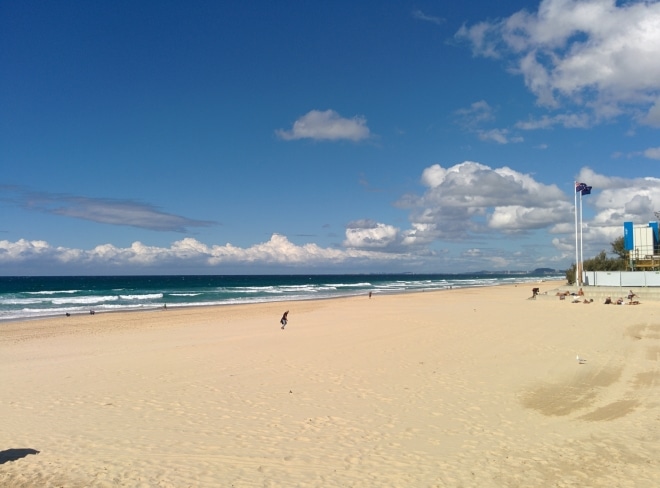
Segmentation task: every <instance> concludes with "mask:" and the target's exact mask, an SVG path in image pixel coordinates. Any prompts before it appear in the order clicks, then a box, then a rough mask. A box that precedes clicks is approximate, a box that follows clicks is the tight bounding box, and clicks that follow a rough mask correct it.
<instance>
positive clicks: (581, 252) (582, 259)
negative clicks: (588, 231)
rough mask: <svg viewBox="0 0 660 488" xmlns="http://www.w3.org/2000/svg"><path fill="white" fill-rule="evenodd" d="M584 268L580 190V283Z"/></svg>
mask: <svg viewBox="0 0 660 488" xmlns="http://www.w3.org/2000/svg"><path fill="white" fill-rule="evenodd" d="M583 269H584V246H583V245H582V192H580V284H582V277H583V276H582V274H583Z"/></svg>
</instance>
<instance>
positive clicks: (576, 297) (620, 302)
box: [557, 288, 640, 305]
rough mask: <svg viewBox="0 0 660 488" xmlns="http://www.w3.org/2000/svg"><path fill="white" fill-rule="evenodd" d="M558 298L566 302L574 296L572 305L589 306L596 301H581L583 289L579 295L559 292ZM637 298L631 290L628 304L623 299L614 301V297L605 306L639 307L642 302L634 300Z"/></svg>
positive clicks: (585, 299) (607, 299)
mask: <svg viewBox="0 0 660 488" xmlns="http://www.w3.org/2000/svg"><path fill="white" fill-rule="evenodd" d="M557 296H558V297H559V299H560V300H565V299H566V297H568V296H572V297H573V300H572V303H585V304H589V303H593V301H594V299H593V298H584V299H583V300H584V301H583V300H581V299H580V298H581V297H583V296H584V291H583V290H582V288H580V289H579V290H578V292H577V293H571V292H570V291H558V292H557ZM636 296H637V295H636V294H635V292H633V291H632V290H630V293H629V294H628V301H627V302H626V301H625V300H624V299H623V298H619V299H617V300H615V301H613V300H612V297H607V298H606V299H605V302H604V304H605V305H639V304H640V302H639V301H638V300H633V298H635V297H636Z"/></svg>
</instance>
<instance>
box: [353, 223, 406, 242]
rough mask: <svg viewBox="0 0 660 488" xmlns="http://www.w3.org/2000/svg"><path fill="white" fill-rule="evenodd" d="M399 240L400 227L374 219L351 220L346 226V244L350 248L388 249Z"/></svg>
mask: <svg viewBox="0 0 660 488" xmlns="http://www.w3.org/2000/svg"><path fill="white" fill-rule="evenodd" d="M398 241H399V229H397V228H396V227H394V226H391V225H386V224H381V223H378V222H374V221H372V220H359V221H355V222H351V223H349V224H348V226H347V228H346V240H345V241H344V246H346V247H347V248H349V249H354V248H357V249H360V248H367V249H387V248H390V247H392V246H393V245H394V244H396V243H398Z"/></svg>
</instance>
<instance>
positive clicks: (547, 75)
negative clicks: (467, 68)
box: [456, 0, 660, 125]
mask: <svg viewBox="0 0 660 488" xmlns="http://www.w3.org/2000/svg"><path fill="white" fill-rule="evenodd" d="M617 3H620V2H616V0H543V1H542V2H541V3H540V5H539V7H538V10H537V11H536V12H527V11H524V10H523V11H520V12H517V13H515V14H514V15H512V16H510V17H508V18H506V19H503V20H499V21H496V22H480V23H478V24H475V25H473V26H463V27H462V28H461V29H460V30H459V31H458V32H457V34H456V37H457V38H459V39H464V40H466V41H467V42H469V43H470V44H471V46H472V49H473V53H474V54H475V55H478V56H486V57H492V58H496V57H502V58H503V57H505V56H506V57H511V56H512V57H513V59H514V62H515V65H516V68H515V71H516V72H517V73H519V74H521V75H522V76H523V77H524V80H525V83H526V85H527V87H528V88H529V90H530V91H531V92H532V93H534V94H535V95H536V97H537V101H538V103H539V104H541V105H545V106H548V107H558V106H559V105H560V103H561V102H562V100H567V101H571V102H572V103H575V104H578V105H581V106H583V107H585V108H587V109H589V110H590V111H592V112H593V114H594V118H595V119H596V120H598V119H607V118H611V117H614V116H617V115H618V114H620V113H622V111H626V110H630V111H631V113H632V112H633V110H635V109H637V108H640V107H641V108H642V109H644V110H646V111H647V112H648V113H647V115H646V116H644V117H642V118H640V120H641V121H642V122H643V123H647V124H650V125H660V109H659V108H658V102H657V100H658V92H659V91H660V2H657V1H629V2H624V3H620V4H619V5H617ZM654 104H655V105H654Z"/></svg>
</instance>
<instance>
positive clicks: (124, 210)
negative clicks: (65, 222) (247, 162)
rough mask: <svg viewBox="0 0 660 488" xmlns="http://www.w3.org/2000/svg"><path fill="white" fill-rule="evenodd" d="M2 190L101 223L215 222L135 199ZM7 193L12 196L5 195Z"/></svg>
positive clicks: (29, 204) (179, 225)
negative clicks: (180, 213)
mask: <svg viewBox="0 0 660 488" xmlns="http://www.w3.org/2000/svg"><path fill="white" fill-rule="evenodd" d="M3 190H5V196H4V197H3V199H5V200H7V201H11V202H12V203H14V204H17V205H19V206H22V207H23V208H26V209H29V210H36V211H40V212H44V213H49V214H54V215H61V216H64V217H72V218H77V219H83V220H89V221H92V222H97V223H100V224H111V225H127V226H131V227H138V228H140V229H148V230H155V231H174V232H187V231H188V230H189V228H190V227H208V226H210V225H213V224H214V222H210V221H204V220H195V219H190V218H187V217H183V216H180V215H175V214H171V213H167V212H163V211H162V210H159V209H158V208H157V207H155V206H153V205H149V204H146V203H141V202H137V201H134V200H120V199H115V198H92V197H85V196H78V195H69V194H57V193H49V192H34V191H28V190H26V189H24V188H18V187H3ZM9 194H11V195H12V196H11V197H10V196H8V195H9Z"/></svg>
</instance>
